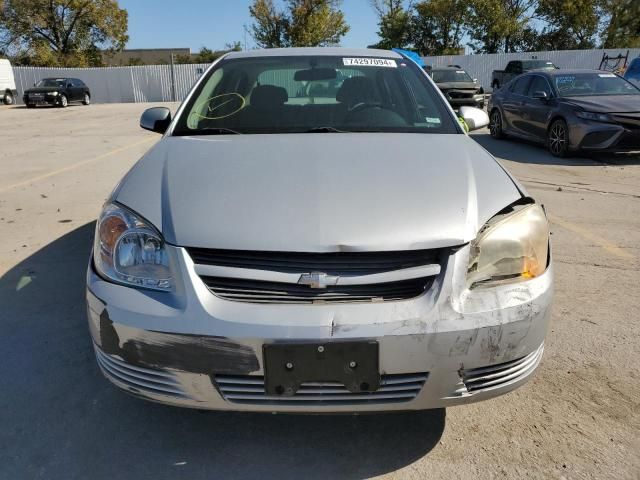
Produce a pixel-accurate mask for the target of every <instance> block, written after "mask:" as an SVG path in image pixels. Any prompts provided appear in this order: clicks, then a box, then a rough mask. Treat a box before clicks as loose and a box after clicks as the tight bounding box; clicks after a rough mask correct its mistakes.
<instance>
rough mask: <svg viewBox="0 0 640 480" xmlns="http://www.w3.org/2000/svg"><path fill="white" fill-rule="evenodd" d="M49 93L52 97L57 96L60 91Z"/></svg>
mask: <svg viewBox="0 0 640 480" xmlns="http://www.w3.org/2000/svg"><path fill="white" fill-rule="evenodd" d="M49 95H51V96H52V97H57V96H58V92H49Z"/></svg>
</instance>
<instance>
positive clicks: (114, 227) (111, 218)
mask: <svg viewBox="0 0 640 480" xmlns="http://www.w3.org/2000/svg"><path fill="white" fill-rule="evenodd" d="M93 259H94V263H95V266H96V270H97V271H98V273H99V274H100V275H102V276H103V277H105V278H107V279H109V280H113V281H114V282H117V283H123V284H126V285H131V286H135V287H142V288H151V289H154V290H162V291H168V290H170V289H171V270H170V268H169V259H168V257H167V252H166V250H165V244H164V240H163V238H162V235H160V233H159V232H158V231H157V230H156V229H155V228H154V227H153V226H151V225H150V224H148V223H146V222H145V221H144V220H143V219H141V218H140V217H138V216H137V215H136V214H134V213H133V212H131V211H129V210H127V209H126V208H124V207H122V206H120V205H117V204H113V203H112V204H107V205H106V206H105V207H104V209H103V210H102V213H101V214H100V217H99V218H98V223H97V225H96V235H95V240H94V244H93Z"/></svg>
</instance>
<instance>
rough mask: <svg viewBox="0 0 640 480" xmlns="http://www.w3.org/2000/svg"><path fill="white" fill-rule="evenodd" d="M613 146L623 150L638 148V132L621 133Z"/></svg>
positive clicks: (639, 138)
mask: <svg viewBox="0 0 640 480" xmlns="http://www.w3.org/2000/svg"><path fill="white" fill-rule="evenodd" d="M615 148H619V149H625V150H640V132H638V133H635V132H634V133H623V134H622V136H621V137H620V139H619V140H618V142H617V143H616V145H615Z"/></svg>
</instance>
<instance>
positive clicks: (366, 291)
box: [201, 276, 433, 303]
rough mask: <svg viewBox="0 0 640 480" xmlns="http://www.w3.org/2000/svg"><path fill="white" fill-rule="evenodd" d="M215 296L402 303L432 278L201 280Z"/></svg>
mask: <svg viewBox="0 0 640 480" xmlns="http://www.w3.org/2000/svg"><path fill="white" fill-rule="evenodd" d="M201 278H202V280H203V281H204V283H205V285H206V286H207V287H209V290H211V292H213V293H215V294H216V295H217V296H218V297H221V298H224V299H227V300H236V301H244V302H251V303H320V302H327V303H335V302H375V301H391V300H405V299H408V298H413V297H417V296H419V295H421V294H422V293H423V292H424V291H425V290H427V289H428V288H429V287H430V286H431V283H432V282H433V278H426V279H425V278H417V279H412V280H402V281H399V282H388V283H377V284H370V285H344V286H340V285H335V286H329V287H327V288H322V289H314V288H310V287H309V286H307V285H298V284H296V283H279V282H264V281H258V280H245V279H237V278H220V277H204V276H203V277H201Z"/></svg>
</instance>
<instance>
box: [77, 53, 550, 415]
mask: <svg viewBox="0 0 640 480" xmlns="http://www.w3.org/2000/svg"><path fill="white" fill-rule="evenodd" d="M460 115H461V116H462V117H463V120H464V122H461V121H460V119H458V118H457V117H456V115H455V114H454V112H453V111H452V110H451V108H450V107H449V106H448V104H447V102H446V100H445V99H444V97H443V96H442V94H440V92H439V91H438V89H437V87H436V86H435V84H434V83H433V82H432V81H431V79H430V78H429V77H428V76H427V75H426V74H425V73H424V72H423V71H422V69H421V68H420V67H419V66H418V65H416V64H414V63H413V61H412V60H410V59H409V58H405V57H404V56H402V55H400V54H397V53H394V52H389V51H381V50H372V49H367V50H351V49H338V48H327V49H287V50H278V49H274V50H267V51H250V52H237V53H230V54H228V55H226V56H224V57H223V58H221V59H220V60H218V61H217V62H216V63H214V64H213V65H212V66H211V67H210V68H209V69H208V71H207V72H206V73H205V74H204V75H203V76H202V78H201V79H200V80H199V81H198V83H197V84H196V85H195V86H194V88H193V89H192V91H191V92H190V93H189V95H188V96H187V98H186V99H185V101H184V102H183V104H182V105H181V106H180V108H179V109H178V111H177V113H176V115H175V117H173V118H172V116H171V113H170V112H169V110H167V109H165V108H154V109H150V110H147V111H146V112H145V113H144V115H143V116H142V119H141V126H142V127H143V128H146V129H149V130H153V131H155V132H159V133H162V134H163V137H162V139H161V140H160V141H159V142H158V143H157V144H156V145H155V146H154V147H153V148H152V149H151V150H150V151H149V152H148V153H147V154H146V155H145V156H144V157H143V158H142V159H140V161H139V162H138V163H137V164H136V165H135V166H134V167H133V168H132V169H131V171H130V172H129V173H128V174H127V175H126V176H125V177H124V179H123V180H122V181H121V182H120V183H119V184H118V186H117V187H116V188H115V190H114V191H113V193H112V195H111V197H110V199H109V200H108V201H107V203H106V204H105V206H104V208H103V211H102V213H101V215H100V217H99V219H98V222H97V228H96V235H95V243H94V248H93V254H92V258H91V261H90V265H89V269H88V272H87V292H86V296H87V305H88V317H89V327H90V331H91V336H92V338H93V342H94V346H95V352H96V357H97V361H98V365H99V366H100V369H101V370H102V372H103V373H104V375H105V376H106V377H107V378H108V379H109V380H110V381H111V382H113V383H114V384H115V385H117V386H118V387H120V388H122V389H123V390H125V391H127V392H129V393H132V394H134V395H136V396H139V397H143V398H146V399H149V400H154V401H158V402H163V403H168V404H173V405H180V406H185V407H193V408H204V409H219V410H251V411H280V412H357V411H383V410H418V409H428V408H435V407H446V406H450V405H457V404H464V403H469V402H474V401H478V400H484V399H488V398H491V397H495V396H497V395H500V394H503V393H506V392H508V391H510V390H513V389H515V388H517V387H518V386H520V385H522V384H523V383H524V382H526V381H527V380H528V379H529V378H530V377H531V375H532V374H533V372H534V371H535V369H536V367H537V366H538V364H539V363H540V361H541V358H542V354H543V349H544V339H545V335H546V331H547V327H548V322H549V317H550V305H551V300H552V295H553V293H552V292H553V268H552V261H551V254H550V249H549V227H548V223H547V219H546V215H545V212H544V209H543V207H542V206H541V205H540V204H538V203H537V202H536V201H535V200H534V199H533V198H531V197H530V196H529V195H528V194H527V193H526V192H525V191H524V189H523V188H522V186H520V185H519V184H518V183H517V182H516V181H515V180H514V179H513V178H512V177H511V176H510V175H509V173H507V172H506V171H505V170H504V169H503V168H502V167H501V166H500V165H499V164H498V163H497V161H496V160H495V159H494V158H493V157H492V156H491V155H490V154H489V153H487V152H486V151H485V150H483V149H482V148H481V147H479V146H478V145H477V144H476V143H475V142H474V141H473V140H472V139H470V138H469V137H468V136H467V135H466V134H465V128H463V127H464V125H466V127H467V128H471V129H473V128H479V127H482V126H485V125H486V124H487V123H488V118H487V116H486V114H484V113H483V112H481V111H479V110H477V109H473V108H463V109H461V112H460Z"/></svg>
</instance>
